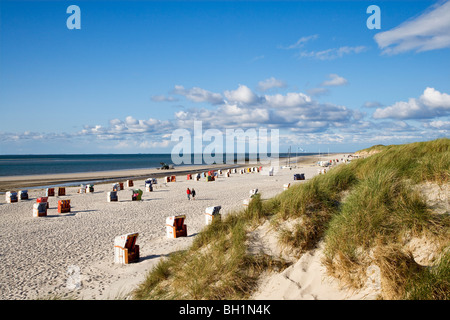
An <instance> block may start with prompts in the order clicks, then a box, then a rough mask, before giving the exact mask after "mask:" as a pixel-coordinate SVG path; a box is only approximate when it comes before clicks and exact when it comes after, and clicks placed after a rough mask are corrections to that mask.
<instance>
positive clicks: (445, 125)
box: [424, 120, 450, 131]
mask: <svg viewBox="0 0 450 320" xmlns="http://www.w3.org/2000/svg"><path fill="white" fill-rule="evenodd" d="M424 127H425V128H433V129H438V130H445V131H447V130H450V121H442V120H437V121H431V122H429V123H427V124H425V125H424Z"/></svg>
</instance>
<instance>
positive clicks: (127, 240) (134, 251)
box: [114, 233, 139, 264]
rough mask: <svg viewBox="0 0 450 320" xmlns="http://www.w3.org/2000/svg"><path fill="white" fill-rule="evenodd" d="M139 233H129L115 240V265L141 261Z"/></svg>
mask: <svg viewBox="0 0 450 320" xmlns="http://www.w3.org/2000/svg"><path fill="white" fill-rule="evenodd" d="M138 236H139V233H127V234H124V235H121V236H118V237H115V238H114V263H120V264H129V263H132V262H137V261H139V246H138V245H136V240H137V237H138Z"/></svg>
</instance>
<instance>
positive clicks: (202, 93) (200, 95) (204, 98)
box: [173, 85, 223, 104]
mask: <svg viewBox="0 0 450 320" xmlns="http://www.w3.org/2000/svg"><path fill="white" fill-rule="evenodd" d="M173 93H174V94H178V95H181V96H184V97H186V98H187V99H189V100H191V101H194V102H209V103H211V104H220V103H222V102H223V97H222V95H221V94H220V93H214V92H210V91H208V90H205V89H202V88H198V87H193V88H191V89H185V88H184V87H183V86H180V85H176V86H175V89H174V90H173Z"/></svg>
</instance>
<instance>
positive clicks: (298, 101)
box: [265, 92, 311, 108]
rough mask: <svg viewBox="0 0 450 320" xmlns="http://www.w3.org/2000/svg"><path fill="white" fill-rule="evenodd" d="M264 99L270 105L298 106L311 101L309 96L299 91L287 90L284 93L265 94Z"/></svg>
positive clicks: (282, 106) (277, 106) (281, 106)
mask: <svg viewBox="0 0 450 320" xmlns="http://www.w3.org/2000/svg"><path fill="white" fill-rule="evenodd" d="M265 100H266V102H267V104H268V105H269V106H270V107H275V108H286V107H299V106H302V105H305V104H306V103H309V102H311V97H309V96H307V95H306V94H304V93H301V92H288V93H287V94H286V95H282V94H275V95H266V96H265Z"/></svg>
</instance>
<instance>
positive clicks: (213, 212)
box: [205, 206, 222, 215]
mask: <svg viewBox="0 0 450 320" xmlns="http://www.w3.org/2000/svg"><path fill="white" fill-rule="evenodd" d="M221 208H222V207H221V206H213V207H208V208H206V209H205V213H207V214H210V215H216V214H219V211H220V209H221Z"/></svg>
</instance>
